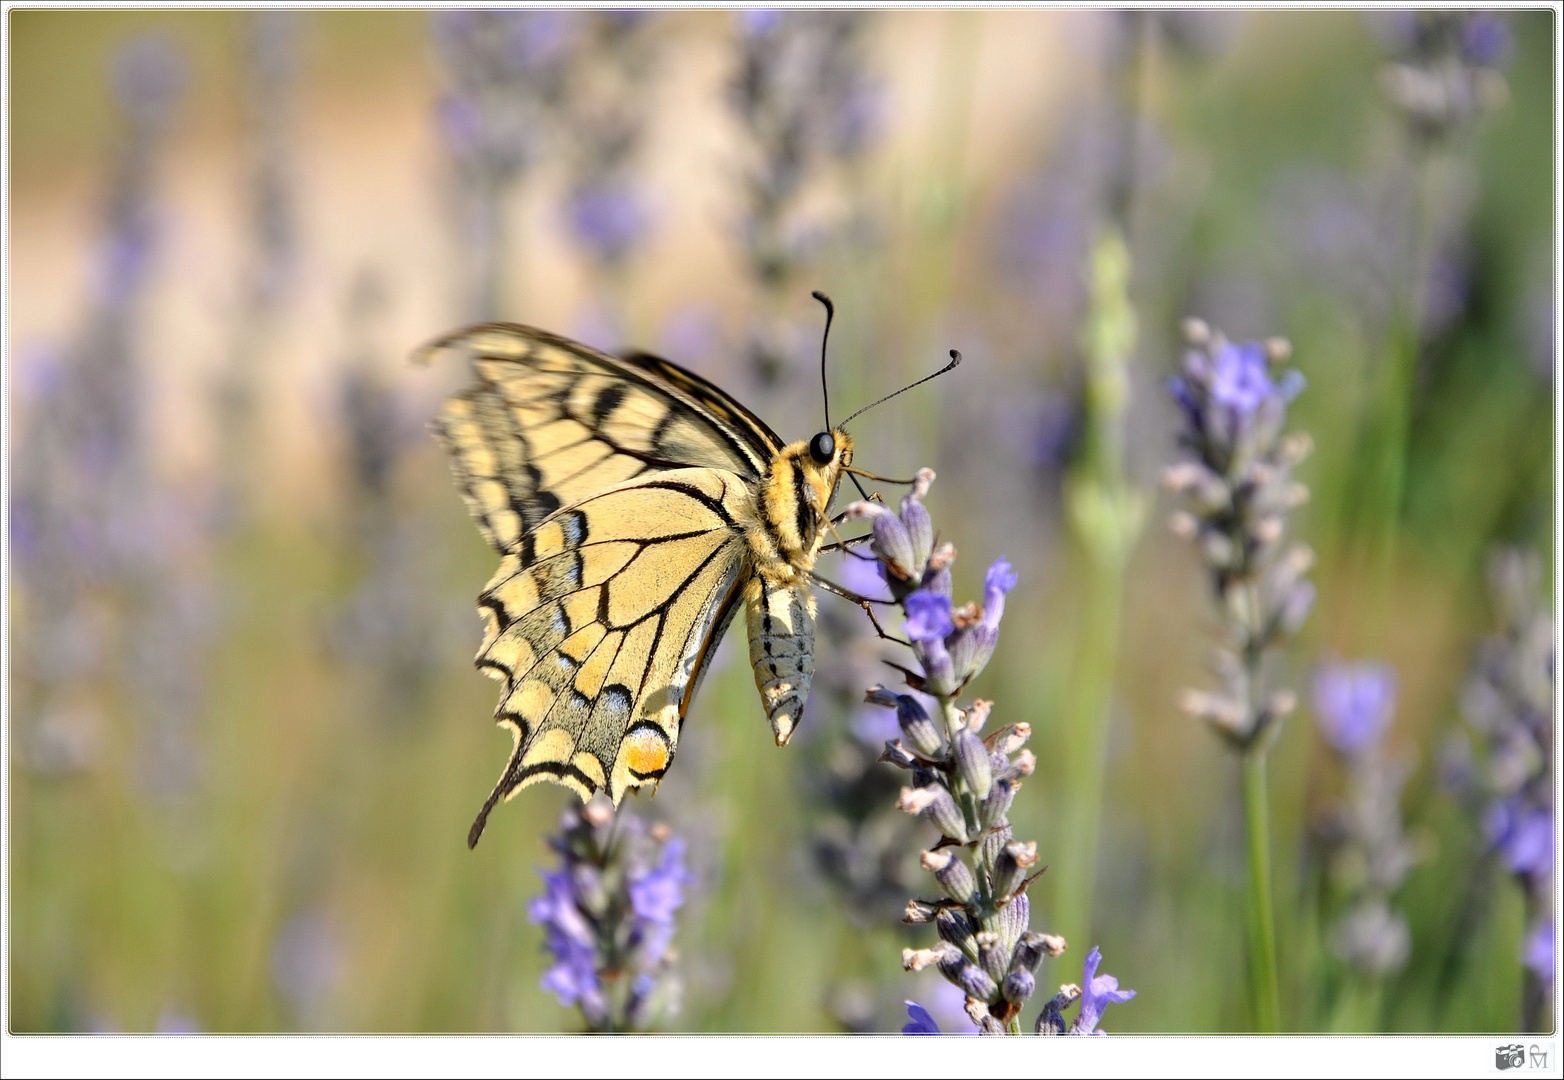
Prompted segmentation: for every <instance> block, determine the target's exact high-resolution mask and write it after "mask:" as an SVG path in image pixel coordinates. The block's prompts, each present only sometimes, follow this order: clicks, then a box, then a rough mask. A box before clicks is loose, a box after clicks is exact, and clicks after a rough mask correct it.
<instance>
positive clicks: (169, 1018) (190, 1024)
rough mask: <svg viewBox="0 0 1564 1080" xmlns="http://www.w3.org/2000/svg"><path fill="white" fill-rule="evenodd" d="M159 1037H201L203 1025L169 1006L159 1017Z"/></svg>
mask: <svg viewBox="0 0 1564 1080" xmlns="http://www.w3.org/2000/svg"><path fill="white" fill-rule="evenodd" d="M157 1033H158V1034H159V1035H199V1034H201V1025H200V1024H198V1023H197V1022H196V1020H195V1018H194V1017H192V1016H190V1015H189V1014H187V1013H185V1012H182V1011H181V1010H179V1009H176V1008H174V1007H173V1006H167V1007H165V1008H164V1009H163V1011H162V1012H160V1013H158V1017H157Z"/></svg>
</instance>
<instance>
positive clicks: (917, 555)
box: [901, 495, 934, 569]
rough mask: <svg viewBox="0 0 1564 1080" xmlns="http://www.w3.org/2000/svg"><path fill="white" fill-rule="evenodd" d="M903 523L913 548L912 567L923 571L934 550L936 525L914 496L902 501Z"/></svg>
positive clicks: (906, 497) (908, 496) (903, 498)
mask: <svg viewBox="0 0 1564 1080" xmlns="http://www.w3.org/2000/svg"><path fill="white" fill-rule="evenodd" d="M901 521H902V525H903V526H905V527H906V530H907V540H908V543H909V545H910V546H911V548H912V565H913V566H914V567H917V568H918V569H922V567H923V565H924V564H925V563H927V562H928V561H929V555H930V554H931V553H932V552H933V550H934V523H933V522H932V521H931V520H930V519H929V512H928V511H927V510H926V509H924V507H923V504H922V503H921V502H919V501H918V500H917V499H916V498H914V497H913V496H912V495H905V496H903V497H902V500H901Z"/></svg>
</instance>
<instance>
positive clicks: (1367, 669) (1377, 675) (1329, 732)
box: [1314, 662, 1396, 757]
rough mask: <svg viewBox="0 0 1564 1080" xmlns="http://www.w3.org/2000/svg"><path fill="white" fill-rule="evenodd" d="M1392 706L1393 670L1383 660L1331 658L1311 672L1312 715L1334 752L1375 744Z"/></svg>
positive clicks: (1356, 752) (1362, 749) (1358, 752)
mask: <svg viewBox="0 0 1564 1080" xmlns="http://www.w3.org/2000/svg"><path fill="white" fill-rule="evenodd" d="M1395 708H1396V673H1395V670H1394V669H1393V668H1391V667H1390V666H1388V665H1386V664H1374V663H1360V664H1346V663H1341V662H1331V663H1328V664H1326V665H1325V666H1323V667H1322V668H1321V669H1320V670H1319V672H1318V673H1317V674H1316V675H1315V676H1314V719H1315V722H1316V723H1317V724H1318V725H1319V729H1320V734H1321V735H1322V736H1324V738H1325V741H1326V742H1328V743H1329V744H1330V745H1331V747H1332V748H1333V749H1335V750H1336V752H1337V753H1340V754H1344V755H1347V756H1349V757H1350V756H1357V755H1361V754H1363V753H1365V752H1367V751H1368V750H1369V749H1370V748H1372V747H1374V746H1375V745H1377V744H1378V743H1379V741H1380V739H1381V738H1383V737H1384V734H1385V731H1386V729H1387V728H1388V727H1389V726H1390V720H1391V717H1392V716H1393V715H1394V714H1395Z"/></svg>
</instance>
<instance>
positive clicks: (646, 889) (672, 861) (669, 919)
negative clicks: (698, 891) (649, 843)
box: [630, 836, 694, 926]
mask: <svg viewBox="0 0 1564 1080" xmlns="http://www.w3.org/2000/svg"><path fill="white" fill-rule="evenodd" d="M693 880H694V879H693V878H691V877H690V872H689V870H687V869H686V868H685V865H684V841H683V840H682V839H680V838H679V837H677V836H673V837H669V839H668V842H667V843H665V844H664V845H663V849H662V853H661V855H659V857H658V860H657V865H656V866H654V867H653V868H652V869H650V870H647V871H645V872H644V873H641V874H631V876H630V904H631V906H632V907H634V908H635V913H636V915H637V916H638V917H639V918H641V919H645V920H646V921H648V922H654V923H660V924H662V925H665V926H672V925H673V916H674V912H676V911H678V910H679V908H680V907H681V906H682V905H683V904H684V890H685V888H686V887H687V886H688V885H690V884H691V883H692V882H693Z"/></svg>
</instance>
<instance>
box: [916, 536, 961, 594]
mask: <svg viewBox="0 0 1564 1080" xmlns="http://www.w3.org/2000/svg"><path fill="white" fill-rule="evenodd" d="M946 546H947V547H948V546H949V545H946ZM940 550H941V551H943V550H944V548H941V549H940ZM938 557H939V551H936V552H935V553H934V558H936V559H937V558H938ZM920 587H921V588H923V589H925V590H926V591H928V592H931V593H934V594H935V595H936V596H943V597H945V598H946V599H947V600H948V599H950V596H951V592H952V590H953V586H952V585H951V581H950V571H949V570H948V569H946V568H945V567H941V566H936V565H935V564H934V561H933V559H931V560H930V561H929V568H928V569H927V570H925V571H924V572H923V580H922V582H920Z"/></svg>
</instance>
